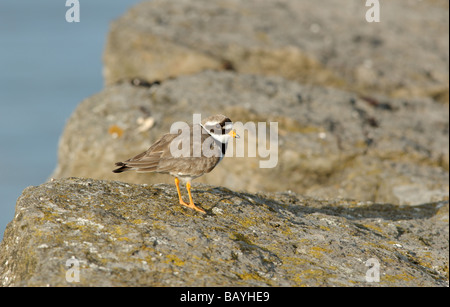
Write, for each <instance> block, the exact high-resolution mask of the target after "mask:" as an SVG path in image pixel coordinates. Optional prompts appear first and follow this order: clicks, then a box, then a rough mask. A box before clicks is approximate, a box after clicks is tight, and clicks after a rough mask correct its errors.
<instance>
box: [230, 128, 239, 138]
mask: <svg viewBox="0 0 450 307" xmlns="http://www.w3.org/2000/svg"><path fill="white" fill-rule="evenodd" d="M228 135H230V136H231V137H233V138H236V139H238V138H239V135H238V134H237V133H236V131H235V130H231V131H230V132H228Z"/></svg>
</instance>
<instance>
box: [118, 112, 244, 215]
mask: <svg viewBox="0 0 450 307" xmlns="http://www.w3.org/2000/svg"><path fill="white" fill-rule="evenodd" d="M184 128H185V129H177V131H176V133H166V134H164V135H162V136H161V137H160V138H159V139H157V140H156V141H155V142H154V143H153V144H152V145H151V146H150V148H149V149H147V150H146V151H144V152H142V153H140V154H138V155H137V156H135V157H133V158H130V159H128V160H126V161H123V162H117V163H116V164H115V165H116V166H117V167H118V168H116V169H114V170H113V172H114V173H121V172H125V171H130V170H134V171H136V172H138V173H141V172H142V173H144V172H157V173H163V174H169V175H172V176H173V177H175V185H176V188H177V192H178V199H179V203H180V204H181V205H184V206H186V207H188V208H191V209H194V210H196V211H198V212H201V213H206V212H205V211H204V210H203V209H201V208H199V207H197V206H196V205H195V204H194V201H193V200H192V194H191V181H192V180H194V179H195V178H198V177H200V176H202V175H204V174H206V173H209V172H211V171H212V170H213V169H214V168H215V167H216V166H217V164H219V162H220V161H221V160H222V158H223V157H224V155H225V152H226V150H227V144H228V142H229V141H230V140H232V139H233V138H239V135H237V134H236V131H235V130H233V122H232V121H231V120H230V119H229V118H228V117H227V116H225V115H222V114H217V115H213V116H210V117H208V118H206V119H205V120H203V121H202V122H201V123H200V122H199V123H193V124H191V125H187V124H185V126H184ZM171 132H173V131H172V129H171ZM180 146H181V147H182V148H181V149H180ZM180 182H182V183H184V184H185V186H186V190H187V192H188V195H189V203H187V202H185V201H184V200H183V198H182V196H181V192H180Z"/></svg>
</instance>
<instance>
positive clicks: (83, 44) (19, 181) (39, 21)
mask: <svg viewBox="0 0 450 307" xmlns="http://www.w3.org/2000/svg"><path fill="white" fill-rule="evenodd" d="M138 2H140V1H138V0H129V1H123V0H86V1H84V0H79V3H80V22H78V23H68V22H67V21H66V18H65V15H66V11H67V10H68V9H69V7H66V6H65V4H66V1H65V0H38V1H37V0H2V1H1V2H0V196H1V197H0V238H2V237H3V232H4V230H5V227H6V225H7V223H8V222H9V221H11V219H12V218H13V216H14V208H15V203H16V200H17V198H18V197H19V196H20V194H21V192H22V190H23V189H24V188H26V187H28V186H31V185H39V184H41V183H43V182H45V181H46V180H47V179H48V177H49V176H50V174H51V173H52V171H53V169H54V168H55V166H56V162H57V146H58V140H59V137H60V135H61V133H62V131H63V128H64V125H65V123H66V121H67V119H68V118H69V116H70V114H71V113H72V111H73V110H74V109H75V108H76V106H77V105H78V104H79V103H80V102H81V101H82V100H83V99H85V98H87V97H89V96H91V95H93V94H94V93H96V92H99V91H100V90H101V89H102V87H103V79H102V61H101V57H102V52H103V47H104V44H105V42H106V36H107V33H108V27H109V23H110V22H111V21H112V20H114V19H116V18H118V17H119V16H120V15H122V14H123V13H124V12H125V11H126V10H127V9H128V8H129V7H131V6H132V5H134V4H136V3H138Z"/></svg>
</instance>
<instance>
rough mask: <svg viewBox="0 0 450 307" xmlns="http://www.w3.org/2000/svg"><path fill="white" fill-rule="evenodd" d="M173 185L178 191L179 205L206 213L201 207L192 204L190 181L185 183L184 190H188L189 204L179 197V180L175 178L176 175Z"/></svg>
mask: <svg viewBox="0 0 450 307" xmlns="http://www.w3.org/2000/svg"><path fill="white" fill-rule="evenodd" d="M175 185H176V186H177V192H178V198H179V200H180V205H183V206H186V207H188V208H191V209H195V210H197V211H199V212H202V213H206V212H205V211H204V210H203V209H200V208H199V207H197V206H196V205H195V204H194V201H193V200H192V195H191V183H190V182H187V183H186V190H187V191H188V194H189V204H188V203H186V202H184V200H183V198H182V197H181V192H180V180H179V179H178V178H176V177H175Z"/></svg>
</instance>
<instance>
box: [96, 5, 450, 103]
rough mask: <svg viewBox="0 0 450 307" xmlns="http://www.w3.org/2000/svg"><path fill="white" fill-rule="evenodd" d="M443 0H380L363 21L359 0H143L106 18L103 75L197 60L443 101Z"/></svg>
mask: <svg viewBox="0 0 450 307" xmlns="http://www.w3.org/2000/svg"><path fill="white" fill-rule="evenodd" d="M448 8H449V4H448V1H446V0H439V1H435V0H428V1H407V2H405V1H402V0H393V1H385V2H383V3H381V4H380V10H381V11H380V22H379V23H369V22H366V19H365V16H366V12H367V10H368V9H369V8H368V7H366V6H365V1H360V0H348V1H340V0H323V1H320V5H318V2H315V1H308V0H279V1H272V0H247V1H240V0H216V1H210V0H195V1H179V0H169V1H168V0H153V1H147V2H143V3H140V4H138V5H137V6H135V7H134V8H132V9H131V10H130V11H129V12H127V13H126V14H125V15H123V16H122V17H121V18H120V19H118V20H117V21H115V22H114V23H113V24H112V26H111V31H110V33H109V36H108V41H107V45H106V50H105V54H104V63H105V68H104V77H105V80H106V83H107V84H112V83H115V82H116V81H118V80H121V79H124V78H134V77H141V78H144V79H147V80H149V81H154V80H165V79H167V78H168V77H177V76H180V75H185V74H192V73H196V72H200V71H203V70H205V69H217V70H227V69H228V70H230V69H231V70H234V71H237V72H239V73H251V74H261V75H278V76H282V77H284V78H287V79H290V80H296V81H299V82H301V83H313V84H320V85H326V86H334V87H340V88H344V89H350V90H352V91H355V92H358V93H365V94H368V93H377V94H379V93H383V94H386V95H388V96H391V97H402V98H409V97H430V98H432V99H435V100H438V101H441V102H446V103H448V99H449V94H448V93H449V90H448V88H449V87H448V83H449V72H448V64H449V59H448V49H449V38H448V34H449V32H448V18H449V11H448Z"/></svg>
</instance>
